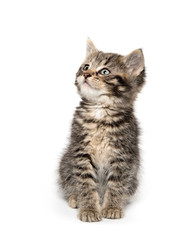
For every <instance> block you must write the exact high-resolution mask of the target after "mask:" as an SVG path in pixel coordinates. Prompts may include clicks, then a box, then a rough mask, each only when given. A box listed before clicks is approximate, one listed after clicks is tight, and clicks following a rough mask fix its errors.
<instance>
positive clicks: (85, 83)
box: [82, 79, 93, 88]
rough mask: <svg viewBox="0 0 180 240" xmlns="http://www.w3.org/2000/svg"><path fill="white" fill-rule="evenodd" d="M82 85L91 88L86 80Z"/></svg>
mask: <svg viewBox="0 0 180 240" xmlns="http://www.w3.org/2000/svg"><path fill="white" fill-rule="evenodd" d="M82 85H85V86H89V87H90V88H93V87H92V86H91V85H90V84H89V82H88V81H87V80H86V79H85V80H84V82H83V84H82Z"/></svg>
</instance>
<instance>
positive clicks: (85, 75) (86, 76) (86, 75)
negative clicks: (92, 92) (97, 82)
mask: <svg viewBox="0 0 180 240" xmlns="http://www.w3.org/2000/svg"><path fill="white" fill-rule="evenodd" d="M83 75H84V77H85V78H88V77H91V75H90V74H89V73H84V74H83Z"/></svg>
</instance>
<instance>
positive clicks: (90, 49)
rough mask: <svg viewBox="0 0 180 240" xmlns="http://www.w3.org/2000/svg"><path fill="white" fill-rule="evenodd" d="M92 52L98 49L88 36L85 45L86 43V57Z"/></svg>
mask: <svg viewBox="0 0 180 240" xmlns="http://www.w3.org/2000/svg"><path fill="white" fill-rule="evenodd" d="M94 52H98V50H97V48H96V47H95V45H94V43H93V42H92V41H91V39H90V38H88V39H87V45H86V57H87V56H88V55H90V54H92V53H94Z"/></svg>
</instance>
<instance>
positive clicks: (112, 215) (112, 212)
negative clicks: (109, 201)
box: [102, 207, 124, 219]
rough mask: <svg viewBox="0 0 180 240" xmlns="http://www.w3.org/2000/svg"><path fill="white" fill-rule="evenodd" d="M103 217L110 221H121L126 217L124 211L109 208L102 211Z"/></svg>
mask: <svg viewBox="0 0 180 240" xmlns="http://www.w3.org/2000/svg"><path fill="white" fill-rule="evenodd" d="M102 216H103V217H104V218H109V219H119V218H122V217H123V216H124V214H123V210H122V209H120V208H117V207H107V208H104V209H103V210H102Z"/></svg>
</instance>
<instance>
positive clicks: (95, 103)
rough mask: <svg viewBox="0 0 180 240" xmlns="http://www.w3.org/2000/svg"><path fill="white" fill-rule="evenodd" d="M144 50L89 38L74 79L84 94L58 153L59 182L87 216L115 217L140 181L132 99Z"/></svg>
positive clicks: (141, 75)
mask: <svg viewBox="0 0 180 240" xmlns="http://www.w3.org/2000/svg"><path fill="white" fill-rule="evenodd" d="M144 77H145V68H144V57H143V53H142V50H140V49H138V50H135V51H133V52H132V53H130V54H129V55H127V56H121V55H118V54H114V53H104V52H102V51H98V50H97V49H96V47H95V46H94V44H93V43H92V41H91V40H90V39H88V41H87V55H86V59H85V61H84V62H83V64H82V65H81V67H80V68H79V70H78V72H77V75H76V81H75V85H76V86H77V89H78V92H79V94H80V96H81V98H82V101H81V102H80V106H79V107H77V109H76V111H75V114H74V119H73V122H72V129H71V138H70V143H69V146H68V148H67V150H66V152H65V154H64V156H63V157H62V159H61V162H60V167H59V174H60V185H61V187H62V189H63V190H64V195H65V198H66V199H67V200H68V202H69V206H70V207H72V208H79V218H80V220H82V221H85V222H94V221H100V220H101V219H102V217H104V218H110V219H118V218H121V217H122V216H123V209H124V207H125V205H126V203H127V202H128V200H129V199H130V198H131V197H132V196H133V195H134V193H135V192H136V189H137V186H138V179H137V174H138V170H139V165H140V163H139V149H138V135H139V130H138V125H137V121H136V118H135V116H134V111H133V105H134V100H135V99H136V96H137V93H138V92H139V91H140V90H141V88H142V86H143V84H144Z"/></svg>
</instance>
